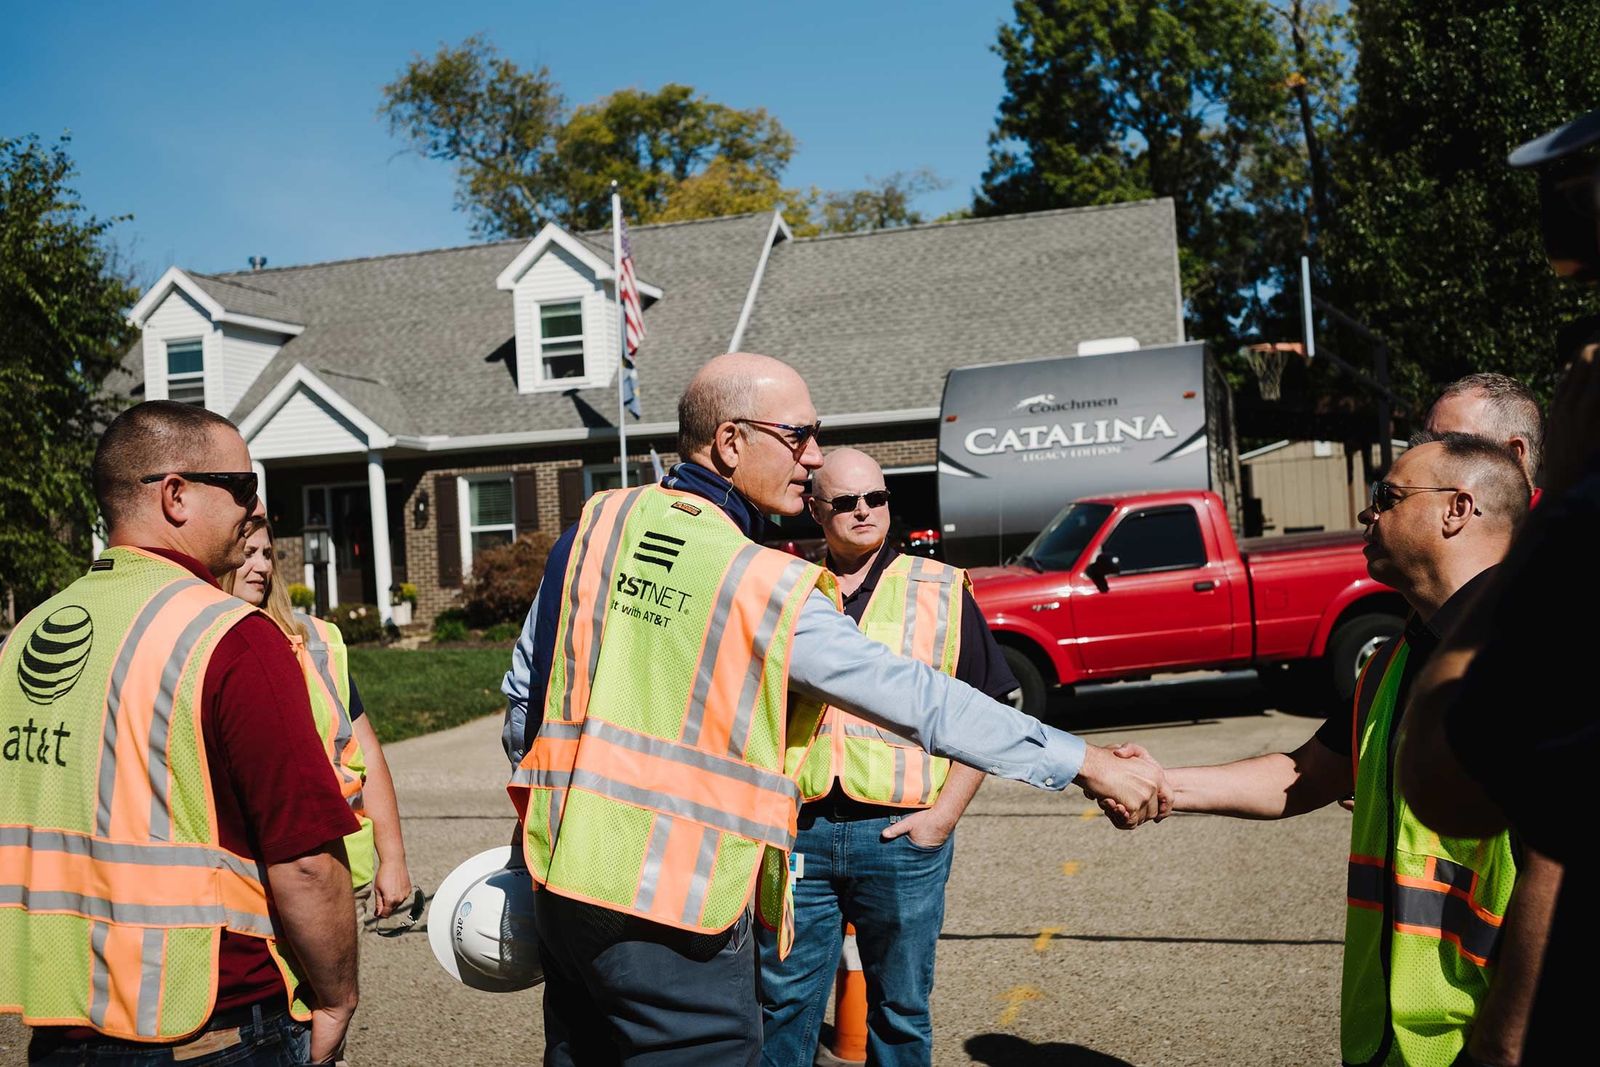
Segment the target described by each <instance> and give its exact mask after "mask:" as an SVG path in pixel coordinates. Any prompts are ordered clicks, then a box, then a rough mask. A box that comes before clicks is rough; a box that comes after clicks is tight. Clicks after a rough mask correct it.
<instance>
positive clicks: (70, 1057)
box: [0, 400, 358, 1065]
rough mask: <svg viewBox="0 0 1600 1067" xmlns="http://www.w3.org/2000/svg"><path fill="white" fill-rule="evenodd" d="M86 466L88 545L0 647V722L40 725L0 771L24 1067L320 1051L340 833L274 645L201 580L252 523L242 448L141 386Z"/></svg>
mask: <svg viewBox="0 0 1600 1067" xmlns="http://www.w3.org/2000/svg"><path fill="white" fill-rule="evenodd" d="M93 478H94V490H95V497H96V499H97V500H98V502H99V505H100V511H101V514H102V515H103V516H104V517H105V520H106V525H107V531H108V538H107V540H108V543H109V546H110V547H109V548H108V549H107V550H106V552H105V553H104V554H103V555H102V556H101V557H100V558H99V559H97V560H95V562H94V563H93V565H92V566H91V567H90V569H89V572H88V573H87V574H86V575H85V576H84V577H82V578H80V579H78V580H77V581H76V582H74V583H72V585H70V586H68V587H67V588H66V589H65V590H63V591H62V592H61V593H59V594H57V595H56V596H54V597H52V598H51V599H50V600H48V601H46V602H45V603H44V604H43V605H42V606H41V607H39V608H38V609H37V610H35V611H34V612H32V613H30V614H29V615H28V617H27V618H25V619H24V620H23V621H22V622H21V623H19V624H18V626H17V628H16V630H15V631H14V632H13V634H12V635H11V638H10V640H9V641H8V642H7V643H6V645H5V648H4V651H3V652H0V720H4V723H5V724H6V725H8V726H12V727H13V733H15V732H16V730H17V729H19V728H22V727H23V725H24V724H26V729H27V730H28V732H29V735H30V736H32V735H33V734H34V732H35V731H37V732H38V733H39V736H40V737H41V743H40V744H38V745H32V744H30V745H29V751H28V752H27V754H26V756H25V757H23V758H18V759H13V758H12V757H13V756H14V755H15V756H22V755H23V754H22V753H21V752H20V751H13V750H12V749H11V748H10V746H8V747H7V751H6V753H5V760H6V762H5V763H4V766H3V770H0V845H4V846H10V847H5V848H0V908H4V910H6V911H7V912H8V916H7V921H6V922H5V923H0V960H3V961H4V963H3V964H0V1011H15V1012H19V1013H20V1014H21V1015H22V1016H23V1017H24V1019H25V1020H27V1021H30V1022H34V1023H36V1024H37V1025H36V1029H35V1030H34V1036H33V1042H32V1045H31V1047H30V1049H29V1059H30V1060H31V1061H33V1062H40V1063H84V1062H89V1061H91V1060H92V1061H94V1062H101V1061H102V1060H103V1061H105V1062H111V1061H112V1060H115V1061H116V1062H132V1061H133V1060H134V1059H138V1061H139V1062H141V1063H143V1062H155V1060H154V1059H147V1058H146V1057H149V1056H158V1055H160V1054H162V1053H167V1054H168V1055H170V1057H171V1059H172V1060H182V1061H185V1062H187V1063H192V1064H196V1065H204V1064H208V1063H214V1062H227V1063H242V1064H255V1063H274V1064H276V1063H284V1062H291V1063H306V1062H317V1061H322V1060H331V1059H332V1058H333V1057H334V1055H335V1054H336V1053H337V1052H338V1050H339V1049H340V1047H341V1046H342V1044H343V1041H344V1035H345V1031H346V1028H347V1027H348V1025H349V1022H350V1017H351V1015H352V1013H353V1012H354V1011H355V1006H356V947H355V930H356V927H355V912H354V907H353V904H352V900H351V896H350V872H349V869H348V867H347V866H346V865H345V858H344V845H343V838H344V836H345V835H346V834H349V833H352V832H354V831H355V830H356V829H358V827H357V825H356V820H355V817H354V816H353V815H352V814H351V813H350V807H349V805H348V804H347V803H345V801H344V798H343V797H342V796H341V795H340V791H339V785H338V783H337V781H335V779H334V776H333V768H332V766H331V765H330V764H329V763H328V761H327V760H326V759H324V758H322V757H321V752H322V743H321V739H320V738H319V737H318V736H317V733H316V729H315V727H314V725H313V720H312V716H311V706H310V703H309V698H308V697H307V694H306V687H305V683H304V680H303V678H302V676H301V673H300V668H299V666H298V665H297V664H296V662H295V658H294V654H293V652H291V651H290V647H289V644H288V642H286V641H285V640H284V639H283V634H282V632H281V631H279V630H278V628H277V626H276V625H274V624H273V622H272V621H271V620H270V619H268V618H267V617H266V616H265V615H263V614H261V613H260V612H258V611H256V610H254V609H253V608H250V607H249V606H248V605H246V604H244V603H243V602H242V601H240V600H237V599H235V598H233V597H231V596H230V595H228V594H227V593H224V592H223V591H222V590H221V589H220V588H218V586H217V584H216V577H217V576H218V575H221V574H225V573H227V572H229V571H231V570H233V569H234V568H236V567H238V566H239V564H240V563H242V562H243V560H244V549H245V540H246V537H247V531H248V529H249V526H250V519H251V517H252V515H254V514H259V512H260V507H261V505H260V501H259V500H258V499H257V497H256V488H257V487H256V476H255V474H253V473H252V472H251V469H250V454H249V451H248V450H247V449H246V447H245V443H244V440H243V439H242V438H241V437H240V436H239V433H238V431H237V430H236V429H234V427H233V424H232V423H230V422H228V421H227V420H226V419H224V418H222V417H221V416H220V415H216V414H214V413H212V412H210V411H207V410H206V409H204V408H200V407H194V406H191V405H188V404H179V403H173V402H169V401H165V400H157V401H150V402H147V403H143V404H138V405H136V406H134V407H132V408H130V409H128V410H127V411H125V412H123V413H122V414H121V415H119V416H118V417H117V418H116V419H114V420H113V421H112V422H111V424H110V426H108V427H107V428H106V431H105V433H104V435H103V436H102V437H101V439H100V443H99V447H98V448H97V450H96V452H95V457H94V465H93ZM46 732H48V741H49V744H48V746H46V745H45V744H43V743H42V740H43V738H44V735H45V734H46ZM19 902H20V903H19ZM41 946H49V949H48V951H41ZM287 955H292V956H293V958H294V959H295V960H296V961H297V962H296V965H295V969H294V971H293V979H292V980H291V981H289V982H286V979H285V973H286V972H285V970H283V969H281V968H280V966H279V963H278V959H279V958H280V957H281V956H287ZM296 983H297V984H298V987H299V988H298V996H299V998H300V1000H297V1001H294V1002H293V1003H291V1000H292V998H291V994H294V993H295V984H296ZM308 1023H309V1026H308V1025H307V1024H308ZM163 1046H165V1047H163ZM163 1062H165V1061H163Z"/></svg>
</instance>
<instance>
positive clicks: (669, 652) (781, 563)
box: [509, 486, 837, 949]
mask: <svg viewBox="0 0 1600 1067" xmlns="http://www.w3.org/2000/svg"><path fill="white" fill-rule="evenodd" d="M552 577H553V576H552ZM560 581H561V598H562V600H561V611H560V620H559V623H558V625H557V630H556V648H555V654H554V656H553V659H552V664H551V671H550V678H549V682H548V687H547V689H546V695H545V703H544V715H543V719H542V721H541V723H540V728H539V732H538V735H537V737H536V738H535V740H534V743H533V745H532V747H531V748H530V750H529V752H528V754H527V756H526V757H524V759H523V761H522V764H521V766H520V767H519V768H518V769H517V771H516V772H515V773H514V774H513V776H512V781H511V784H510V787H509V789H510V792H511V796H512V799H513V801H514V802H515V803H516V804H517V808H518V813H519V815H520V816H521V817H522V819H523V823H524V835H525V841H524V845H525V853H526V860H527V863H528V869H529V872H530V873H531V874H532V876H533V879H534V881H535V883H536V884H539V885H542V886H544V887H545V888H546V889H549V890H551V891H554V892H557V893H560V894H562V895H563V896H568V897H572V898H574V899H578V900H583V901H587V902H589V903H591V904H596V905H599V906H601V907H605V908H609V909H611V910H614V911H618V912H622V913H625V914H630V915H636V916H639V917H641V918H645V919H648V920H650V921H652V922H657V923H661V924H663V925H667V926H672V927H677V928H679V929H684V930H691V931H697V932H702V933H715V932H718V931H721V930H725V929H727V928H728V927H730V926H732V925H733V923H734V922H735V921H737V920H738V918H739V916H740V915H741V914H742V913H743V912H744V910H745V908H746V907H747V906H748V904H749V902H750V899H751V893H752V889H753V888H754V887H755V884H756V881H757V878H758V875H759V877H760V883H761V891H760V892H759V893H758V894H757V903H758V913H759V914H760V916H761V919H762V921H763V922H764V923H766V924H767V925H768V926H769V927H772V928H774V929H778V930H780V931H781V930H784V929H788V930H790V931H791V935H792V919H791V917H790V914H789V899H790V894H789V883H788V852H789V851H790V849H791V848H792V847H793V844H794V837H795V824H796V817H797V814H798V810H799V794H798V790H797V788H796V787H795V784H794V781H793V779H792V778H790V777H788V776H787V775H786V774H785V773H784V767H785V763H786V760H787V759H789V758H790V752H791V750H801V751H803V749H804V747H805V746H806V745H808V744H810V742H811V740H812V738H813V736H814V735H815V732H816V728H817V724H818V722H819V721H820V719H821V714H822V708H821V706H820V705H818V704H816V703H813V702H810V701H805V700H801V699H798V698H796V699H795V700H794V702H793V705H792V706H791V704H790V695H789V693H788V679H789V650H790V644H791V639H792V637H793V634H794V629H795V625H796V622H797V621H798V619H799V614H800V606H801V604H802V603H803V602H804V600H805V599H806V597H807V596H808V595H809V594H810V592H811V590H812V589H816V588H821V589H823V590H824V591H825V592H827V593H828V594H829V595H830V596H833V597H834V598H835V602H837V595H836V593H835V592H834V586H833V580H832V578H831V577H829V576H828V575H827V573H826V572H825V571H823V570H822V569H821V568H820V567H817V566H816V565H814V564H809V563H807V562H806V561H804V560H802V559H798V558H796V557H794V556H790V555H788V554H786V553H783V552H779V551H776V550H774V549H767V548H763V547H761V546H760V545H756V544H753V543H751V542H750V541H749V540H748V539H747V538H746V537H745V536H744V534H743V533H742V532H741V531H740V530H739V529H738V527H737V526H735V525H734V524H733V522H732V521H731V520H730V519H728V517H727V516H726V515H724V514H723V513H722V512H721V511H720V510H719V509H718V508H717V507H716V506H715V505H712V504H710V503H708V502H707V501H706V500H705V499H704V498H702V497H698V496H693V495H691V494H688V493H680V492H675V491H673V490H669V489H664V488H661V487H659V486H644V487H640V488H638V489H630V490H620V491H613V492H608V493H602V494H600V495H598V496H596V497H594V498H592V499H591V500H590V501H589V503H588V504H587V505H586V506H585V508H584V510H583V515H582V517H581V518H580V520H579V524H578V530H577V539H576V542H575V545H574V550H573V553H572V556H571V559H570V561H569V563H568V565H567V570H566V573H565V574H564V575H562V576H560ZM799 758H800V754H799V751H796V752H795V755H794V756H793V759H794V761H795V763H796V764H798V762H799ZM786 948H787V943H785V949H786Z"/></svg>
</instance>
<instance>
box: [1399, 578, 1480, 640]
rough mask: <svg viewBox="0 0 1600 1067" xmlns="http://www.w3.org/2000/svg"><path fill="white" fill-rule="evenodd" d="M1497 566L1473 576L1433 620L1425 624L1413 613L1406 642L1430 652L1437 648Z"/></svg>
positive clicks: (1441, 606) (1444, 604)
mask: <svg viewBox="0 0 1600 1067" xmlns="http://www.w3.org/2000/svg"><path fill="white" fill-rule="evenodd" d="M1497 566H1498V565H1496V566H1491V567H1485V568H1484V569H1483V570H1481V571H1479V572H1478V573H1477V574H1475V575H1473V576H1472V577H1471V578H1470V579H1468V580H1467V583H1466V584H1465V585H1463V586H1462V587H1461V588H1460V589H1457V590H1456V591H1455V592H1454V593H1451V594H1450V599H1449V600H1446V601H1445V602H1444V603H1443V604H1441V605H1440V606H1439V610H1438V611H1436V612H1434V613H1433V618H1431V619H1429V620H1428V621H1427V622H1423V621H1422V619H1421V618H1420V617H1419V616H1417V615H1416V614H1415V613H1413V614H1412V616H1411V619H1410V621H1408V622H1407V623H1406V641H1407V642H1408V643H1409V644H1412V645H1418V644H1421V645H1424V646H1426V647H1427V648H1429V649H1430V650H1431V649H1432V648H1433V647H1434V646H1436V645H1437V644H1438V643H1439V639H1440V638H1442V637H1443V636H1444V634H1445V631H1446V630H1448V629H1450V627H1451V625H1452V624H1454V623H1455V621H1456V619H1458V618H1460V617H1461V613H1462V612H1463V611H1465V610H1466V608H1467V605H1468V604H1469V603H1471V602H1472V598H1473V596H1474V595H1475V594H1476V593H1477V591H1478V590H1479V589H1481V588H1483V586H1484V585H1486V584H1487V583H1488V581H1489V576H1490V575H1492V574H1493V573H1494V572H1495V570H1496V568H1497Z"/></svg>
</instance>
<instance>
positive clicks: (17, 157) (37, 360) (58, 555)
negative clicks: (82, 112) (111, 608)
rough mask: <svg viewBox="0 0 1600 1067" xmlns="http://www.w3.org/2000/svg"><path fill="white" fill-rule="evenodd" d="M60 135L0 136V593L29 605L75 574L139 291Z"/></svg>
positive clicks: (90, 522) (85, 546)
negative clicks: (92, 469)
mask: <svg viewBox="0 0 1600 1067" xmlns="http://www.w3.org/2000/svg"><path fill="white" fill-rule="evenodd" d="M73 174H74V168H73V164H72V160H71V158H70V157H69V156H68V154H67V146H66V139H65V138H63V140H62V142H60V143H58V144H55V145H50V146H46V145H43V144H41V143H40V142H39V140H38V138H35V137H26V138H11V139H0V440H3V441H5V442H6V450H7V451H6V462H5V463H3V464H0V595H3V596H6V597H14V598H15V600H16V601H17V606H18V607H19V608H26V607H30V606H32V605H33V604H34V603H36V602H38V601H39V600H42V599H43V598H44V597H46V596H48V595H50V594H51V593H53V592H54V591H55V590H56V589H59V588H60V587H62V586H64V585H66V584H67V583H68V582H70V581H72V580H73V579H74V578H76V577H78V576H79V575H80V574H82V572H83V568H84V565H85V561H86V560H87V559H88V556H89V536H90V531H91V530H92V529H93V527H94V524H95V521H96V514H97V509H96V507H95V502H94V495H93V492H92V490H91V488H90V483H89V466H90V461H91V460H92V459H93V458H94V449H95V442H96V440H97V439H98V434H99V429H100V428H101V427H102V426H103V425H104V424H105V423H106V422H107V421H108V420H109V418H110V417H111V415H112V414H113V413H114V401H113V400H112V398H111V397H110V396H109V395H108V393H107V390H106V380H107V378H108V376H109V375H110V374H111V373H112V372H113V371H114V370H115V368H116V366H117V363H118V361H119V360H120V358H121V357H122V354H123V353H124V351H125V350H126V349H127V346H128V345H129V344H130V343H131V342H132V340H133V330H132V328H131V327H130V326H129V325H128V323H127V320H126V318H125V316H126V314H127V309H128V308H129V307H130V306H132V304H133V302H134V300H135V299H136V298H137V295H138V294H137V293H136V292H135V291H134V290H133V288H132V287H131V286H130V285H129V283H128V281H127V279H126V278H124V277H121V276H120V274H119V272H118V271H116V270H115V269H114V268H113V260H112V256H111V252H110V250H109V249H108V246H107V243H106V235H107V232H108V231H109V230H110V228H111V226H112V225H113V224H114V223H116V222H118V221H121V220H119V219H99V218H95V217H93V216H90V215H88V214H86V213H85V211H84V209H83V206H82V205H81V204H80V203H79V201H78V197H77V194H76V193H75V192H74V191H73V189H72V188H71V185H70V183H71V181H72V177H73Z"/></svg>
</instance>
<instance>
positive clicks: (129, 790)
mask: <svg viewBox="0 0 1600 1067" xmlns="http://www.w3.org/2000/svg"><path fill="white" fill-rule="evenodd" d="M223 595H225V594H222V593H220V592H219V590H217V589H216V588H215V587H214V586H211V585H207V584H206V583H205V582H201V581H195V582H194V583H192V584H185V585H184V586H183V587H182V588H180V589H178V590H177V591H176V592H174V593H173V595H172V596H171V597H170V599H168V600H167V602H166V603H165V605H164V606H163V607H162V609H161V610H160V611H158V612H156V613H155V615H154V617H153V618H152V619H150V621H149V623H148V625H147V626H146V628H145V631H144V633H142V634H132V633H130V635H129V637H128V640H129V641H137V642H138V647H137V649H136V650H135V651H134V652H133V654H132V656H131V660H130V662H129V664H128V669H127V671H126V674H125V681H124V683H123V685H122V688H121V689H120V690H119V691H118V694H117V695H118V708H117V723H116V727H115V729H116V745H115V747H114V748H113V749H112V750H110V751H108V752H104V753H102V754H101V759H102V761H103V760H105V759H106V758H111V759H112V760H113V761H114V765H113V768H112V772H113V775H114V779H113V782H112V789H111V805H110V824H109V827H108V829H107V831H106V833H105V836H107V837H110V838H113V839H118V840H124V841H145V840H149V838H150V830H151V826H150V809H151V779H150V775H149V773H148V771H147V765H148V761H149V759H150V754H149V745H150V732H151V728H152V726H153V725H154V723H155V719H156V702H157V696H158V694H159V693H160V691H161V680H162V676H163V674H164V673H165V672H166V669H167V666H168V664H169V662H170V661H171V660H172V658H173V654H174V650H175V649H176V648H177V647H178V643H179V640H180V638H182V637H183V636H184V630H185V628H186V624H187V623H188V622H189V621H191V620H193V619H194V617H195V616H196V615H198V614H199V613H201V612H202V611H204V610H205V609H206V607H207V606H208V605H213V604H215V603H217V597H218V596H223ZM185 658H187V654H186V655H185ZM110 714H111V709H110V708H109V707H108V708H107V716H108V717H109V716H110ZM108 729H109V728H108ZM103 769H104V766H103V764H102V770H103Z"/></svg>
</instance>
